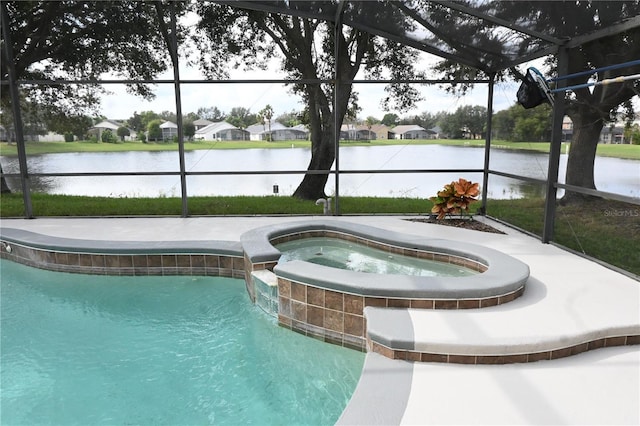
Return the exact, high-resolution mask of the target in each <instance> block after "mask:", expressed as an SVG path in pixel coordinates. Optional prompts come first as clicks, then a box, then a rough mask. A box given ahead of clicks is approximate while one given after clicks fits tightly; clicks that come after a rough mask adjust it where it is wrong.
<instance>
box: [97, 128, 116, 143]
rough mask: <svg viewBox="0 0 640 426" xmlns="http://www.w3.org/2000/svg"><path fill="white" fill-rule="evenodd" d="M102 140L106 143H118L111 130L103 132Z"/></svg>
mask: <svg viewBox="0 0 640 426" xmlns="http://www.w3.org/2000/svg"><path fill="white" fill-rule="evenodd" d="M101 140H102V142H105V143H115V142H117V141H118V140H117V139H116V136H115V135H114V134H113V133H112V132H111V130H109V129H107V130H105V131H104V132H102V136H101Z"/></svg>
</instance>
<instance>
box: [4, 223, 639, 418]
mask: <svg viewBox="0 0 640 426" xmlns="http://www.w3.org/2000/svg"><path fill="white" fill-rule="evenodd" d="M317 219H326V217H323V216H318V217H317ZM332 219H335V220H344V221H347V222H354V223H360V224H364V225H369V226H374V227H378V228H382V229H387V230H391V231H395V232H401V233H406V234H411V235H414V236H416V237H418V236H424V237H425V238H444V239H449V240H454V241H461V242H470V243H474V244H480V245H485V246H487V247H490V248H493V249H496V250H499V251H502V252H504V253H506V254H509V255H511V256H513V257H515V258H516V259H519V260H521V261H523V262H524V263H526V264H527V265H529V268H530V271H531V278H530V279H529V281H528V282H527V287H526V290H525V292H524V294H523V295H522V296H521V297H519V298H518V299H516V300H514V301H512V302H509V303H506V304H504V305H499V306H493V307H488V308H483V309H478V310H464V311H447V310H440V311H432V310H407V309H394V310H393V312H392V313H391V314H392V315H398V316H401V317H402V321H406V320H408V321H410V326H411V327H412V328H413V333H414V336H415V345H416V346H418V345H420V346H421V347H423V348H425V350H432V351H433V350H436V349H438V348H442V347H447V348H449V349H450V348H455V349H456V350H458V351H459V352H460V353H461V354H467V353H475V354H477V353H495V351H504V353H518V351H519V350H521V349H522V348H525V349H533V350H537V349H544V350H546V349H550V350H551V349H553V348H554V347H558V345H560V346H561V347H567V346H571V345H577V344H579V343H580V341H583V340H585V339H586V340H596V339H600V338H601V337H602V336H608V337H615V336H618V335H621V334H625V335H640V283H639V282H638V281H636V280H634V279H632V278H629V277H627V276H624V275H622V274H619V273H617V272H615V271H612V270H610V269H607V268H605V267H603V266H601V265H598V264H597V263H595V262H592V261H589V260H587V259H583V258H581V257H579V256H576V255H573V254H571V253H569V252H566V251H564V250H562V249H560V248H557V247H555V246H552V245H547V244H542V243H540V241H539V240H537V239H535V238H532V237H529V236H527V235H525V234H522V233H520V232H518V231H514V230H511V229H509V228H506V227H503V226H501V225H498V224H494V223H492V224H493V225H494V226H496V227H498V228H500V229H501V230H503V231H504V232H506V234H505V235H500V234H488V233H482V232H478V231H470V230H463V229H457V228H452V227H446V226H439V225H431V224H424V223H416V222H410V221H407V220H403V219H408V217H392V216H358V217H353V216H348V217H332ZM298 220H305V221H308V220H314V218H309V217H211V218H39V219H33V220H25V219H3V220H2V221H1V222H0V225H1V226H2V227H3V228H15V229H23V230H28V231H31V232H35V233H38V234H43V235H47V236H51V237H61V238H71V239H73V238H76V239H84V240H97V241H184V240H190V241H208V240H221V241H239V240H240V236H241V235H242V234H243V233H245V232H247V231H249V230H251V229H254V228H258V227H261V226H266V225H272V224H279V223H283V222H293V221H298ZM376 315H377V313H376V312H375V310H374V312H372V313H371V318H370V319H369V320H368V321H370V322H371V324H369V326H371V327H377V329H378V330H379V333H382V334H383V333H385V332H387V331H386V330H385V327H388V326H389V324H391V325H393V324H394V321H391V322H384V321H383V323H382V324H377V323H376ZM627 343H632V342H631V341H630V342H627ZM603 345H604V343H603ZM339 423H341V424H640V346H638V345H633V346H617V347H607V348H601V349H596V350H589V351H587V352H583V353H578V354H576V355H571V356H568V357H565V358H561V359H552V360H543V361H537V362H530V363H522V364H507V365H464V364H448V363H433V362H409V361H403V360H392V359H389V358H385V357H383V356H381V355H379V354H376V353H369V354H367V358H366V361H365V368H364V372H363V376H362V378H361V381H360V383H359V385H358V387H357V389H356V392H355V394H354V396H353V398H352V400H351V402H350V403H349V405H348V407H347V409H346V410H345V412H344V413H343V415H342V417H341V419H340V421H339Z"/></svg>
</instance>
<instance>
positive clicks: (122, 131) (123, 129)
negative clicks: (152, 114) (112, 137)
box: [116, 126, 131, 142]
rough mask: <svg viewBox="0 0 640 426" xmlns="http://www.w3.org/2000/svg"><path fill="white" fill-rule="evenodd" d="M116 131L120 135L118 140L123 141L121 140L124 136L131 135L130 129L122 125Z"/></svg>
mask: <svg viewBox="0 0 640 426" xmlns="http://www.w3.org/2000/svg"><path fill="white" fill-rule="evenodd" d="M116 133H117V134H118V136H119V137H120V140H121V141H123V142H124V138H125V137H126V136H129V135H131V131H130V130H129V129H127V128H126V127H124V126H120V127H118V130H116Z"/></svg>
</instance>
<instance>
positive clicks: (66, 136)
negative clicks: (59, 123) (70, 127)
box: [64, 132, 73, 142]
mask: <svg viewBox="0 0 640 426" xmlns="http://www.w3.org/2000/svg"><path fill="white" fill-rule="evenodd" d="M64 141H65V142H73V133H69V132H67V133H65V134H64Z"/></svg>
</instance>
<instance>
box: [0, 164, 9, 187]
mask: <svg viewBox="0 0 640 426" xmlns="http://www.w3.org/2000/svg"><path fill="white" fill-rule="evenodd" d="M2 173H4V172H3V171H2V164H0V174H2ZM0 193H1V194H10V193H11V188H9V185H7V179H5V177H4V175H2V179H0Z"/></svg>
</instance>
